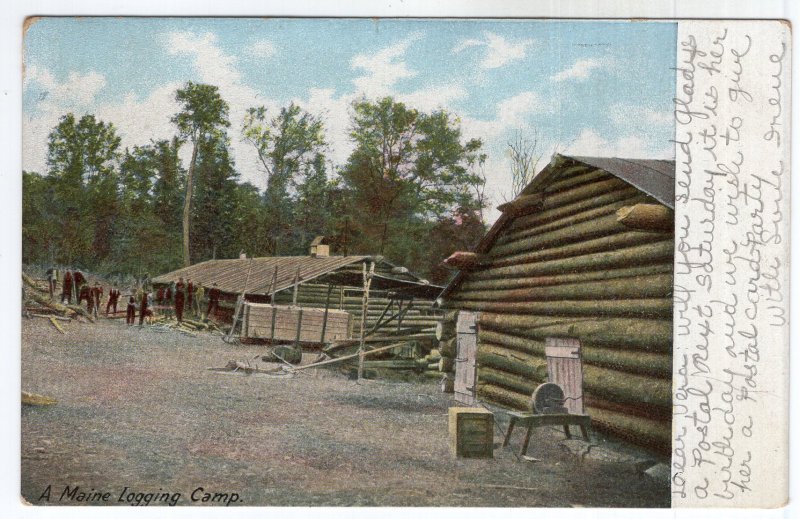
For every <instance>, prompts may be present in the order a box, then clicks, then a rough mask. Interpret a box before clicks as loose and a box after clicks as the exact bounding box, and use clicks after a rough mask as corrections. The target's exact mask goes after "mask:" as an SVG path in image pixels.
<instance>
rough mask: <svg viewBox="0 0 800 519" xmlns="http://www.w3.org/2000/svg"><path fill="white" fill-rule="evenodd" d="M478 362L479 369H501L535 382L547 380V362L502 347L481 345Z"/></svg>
mask: <svg viewBox="0 0 800 519" xmlns="http://www.w3.org/2000/svg"><path fill="white" fill-rule="evenodd" d="M476 360H477V363H478V366H479V367H482V366H486V367H491V368H496V369H500V370H503V371H507V372H509V373H514V374H516V375H522V376H524V377H527V378H528V379H530V380H533V381H538V382H543V381H544V380H546V378H547V362H546V361H545V359H544V358H541V357H537V356H535V355H529V354H527V353H522V352H519V351H515V350H509V349H506V348H503V347H502V346H500V345H495V344H490V343H484V344H481V345H480V347H479V348H478V353H477V355H476Z"/></svg>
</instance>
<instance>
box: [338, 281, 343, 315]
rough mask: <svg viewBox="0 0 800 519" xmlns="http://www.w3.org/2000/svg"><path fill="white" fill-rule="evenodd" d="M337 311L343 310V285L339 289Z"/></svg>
mask: <svg viewBox="0 0 800 519" xmlns="http://www.w3.org/2000/svg"><path fill="white" fill-rule="evenodd" d="M339 310H344V285H342V286H340V287H339Z"/></svg>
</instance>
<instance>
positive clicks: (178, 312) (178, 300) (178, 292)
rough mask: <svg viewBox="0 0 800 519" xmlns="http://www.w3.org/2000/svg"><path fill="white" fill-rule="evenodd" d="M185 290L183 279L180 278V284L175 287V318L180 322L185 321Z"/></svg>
mask: <svg viewBox="0 0 800 519" xmlns="http://www.w3.org/2000/svg"><path fill="white" fill-rule="evenodd" d="M185 288H186V287H185V285H184V284H183V278H178V283H177V284H176V285H175V317H176V318H177V319H178V322H181V321H183V305H184V302H185V300H186V294H185V292H184V290H185Z"/></svg>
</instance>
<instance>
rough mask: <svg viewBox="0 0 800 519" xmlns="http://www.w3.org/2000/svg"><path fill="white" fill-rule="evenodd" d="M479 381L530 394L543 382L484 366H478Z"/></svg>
mask: <svg viewBox="0 0 800 519" xmlns="http://www.w3.org/2000/svg"><path fill="white" fill-rule="evenodd" d="M478 383H489V384H492V385H495V386H500V387H502V388H505V389H510V390H512V391H516V392H518V393H523V394H528V395H530V394H533V391H534V390H535V389H536V387H537V386H538V385H539V384H540V383H541V382H537V381H533V380H531V379H530V378H528V377H524V376H522V375H516V374H514V373H509V372H507V371H502V370H499V369H495V368H490V367H488V366H484V367H480V368H478Z"/></svg>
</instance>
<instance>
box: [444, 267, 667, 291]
mask: <svg viewBox="0 0 800 519" xmlns="http://www.w3.org/2000/svg"><path fill="white" fill-rule="evenodd" d="M672 271H673V265H672V262H669V263H658V264H655V265H644V266H641V267H630V268H621V269H604V270H598V271H592V272H579V273H577V274H559V275H555V276H539V277H532V278H505V279H486V280H480V279H479V280H473V279H470V278H467V279H466V280H465V281H462V282H461V284H460V285H459V286H458V289H457V290H456V291H455V292H454V293H458V292H459V291H471V290H502V289H506V288H530V287H546V286H557V285H567V284H572V283H584V282H592V281H603V280H608V279H621V278H633V277H638V276H650V275H655V274H671V273H672Z"/></svg>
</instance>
